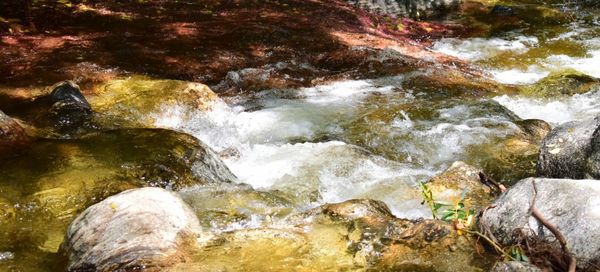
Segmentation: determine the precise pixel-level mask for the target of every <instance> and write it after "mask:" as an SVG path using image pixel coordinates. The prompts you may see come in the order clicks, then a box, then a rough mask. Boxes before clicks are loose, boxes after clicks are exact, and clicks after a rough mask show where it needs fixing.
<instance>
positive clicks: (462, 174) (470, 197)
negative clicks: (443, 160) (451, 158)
mask: <svg viewBox="0 0 600 272" xmlns="http://www.w3.org/2000/svg"><path fill="white" fill-rule="evenodd" d="M481 172H483V169H480V168H477V167H474V166H471V165H468V164H466V163H464V162H461V161H457V162H454V163H453V164H452V165H451V166H450V167H449V168H448V169H446V171H444V172H443V173H441V174H439V175H437V176H435V177H433V178H432V179H431V180H429V182H427V187H428V188H429V189H430V190H431V192H432V193H433V197H434V199H435V201H443V202H447V203H458V202H459V201H461V200H462V201H463V203H464V204H465V207H468V208H474V209H481V208H484V207H485V206H487V205H488V204H489V203H491V202H492V201H493V200H494V196H493V194H492V193H493V192H494V191H493V190H492V188H490V187H488V186H486V185H484V184H483V183H482V182H481V181H480V178H479V173H481Z"/></svg>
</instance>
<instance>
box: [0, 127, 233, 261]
mask: <svg viewBox="0 0 600 272" xmlns="http://www.w3.org/2000/svg"><path fill="white" fill-rule="evenodd" d="M234 179H235V176H233V174H231V172H230V171H229V169H228V168H227V167H226V166H225V165H224V164H223V162H222V161H221V160H220V159H219V158H218V156H217V155H216V154H215V153H214V152H213V151H212V150H210V148H208V147H206V146H205V145H204V144H202V143H201V142H199V141H198V140H197V139H195V138H193V137H191V136H189V135H186V134H182V133H178V132H173V131H168V130H161V129H129V130H127V129H125V130H114V131H107V132H101V133H95V134H90V135H87V136H85V137H83V138H81V139H71V140H47V139H38V140H36V141H35V142H34V143H33V144H32V146H31V148H29V149H27V151H26V152H23V153H22V154H20V155H19V156H17V157H14V158H12V159H11V160H6V161H2V162H0V192H1V193H2V198H3V199H4V200H3V201H2V202H3V203H4V202H6V203H7V205H11V206H10V207H12V208H11V209H9V210H6V211H7V215H3V216H2V220H3V222H4V223H3V224H2V225H0V239H2V240H3V241H10V242H6V243H4V244H2V245H1V246H0V250H10V251H13V252H15V258H14V262H15V263H17V264H18V263H29V264H30V265H31V266H32V267H30V269H34V270H35V269H37V268H36V267H39V263H37V261H40V262H49V263H52V264H56V265H58V266H59V267H60V258H57V257H56V256H54V257H53V255H51V254H55V253H56V251H57V250H58V246H59V244H60V243H61V242H62V237H63V236H64V230H65V228H66V226H67V225H68V224H69V223H70V222H71V220H72V219H73V218H74V217H75V216H76V215H77V214H78V213H80V212H81V211H83V210H84V209H85V208H86V207H88V206H89V205H92V204H94V203H96V202H98V201H100V200H102V199H105V198H106V197H108V196H110V195H114V194H116V193H119V192H121V191H124V190H127V189H132V188H138V187H145V186H154V187H163V188H169V189H181V188H184V187H187V186H191V185H196V184H205V183H221V182H231V181H233V180H234ZM37 226H44V227H43V228H38V227H37ZM15 237H16V238H15ZM29 254H31V255H29ZM35 256H38V257H35ZM46 258H48V259H46ZM33 260H36V261H33ZM56 262H59V263H56ZM57 269H58V270H60V268H57Z"/></svg>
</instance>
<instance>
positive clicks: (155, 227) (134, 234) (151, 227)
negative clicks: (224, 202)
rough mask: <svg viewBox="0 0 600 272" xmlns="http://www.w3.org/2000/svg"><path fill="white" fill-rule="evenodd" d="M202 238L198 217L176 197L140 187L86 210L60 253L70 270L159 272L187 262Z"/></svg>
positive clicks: (69, 233)
mask: <svg viewBox="0 0 600 272" xmlns="http://www.w3.org/2000/svg"><path fill="white" fill-rule="evenodd" d="M200 233H201V228H200V225H199V224H198V219H197V218H196V215H195V214H194V212H193V211H192V210H191V209H190V208H189V207H188V206H187V204H185V202H183V200H181V199H180V198H179V197H178V196H177V195H176V194H174V193H172V192H169V191H167V190H164V189H160V188H141V189H133V190H128V191H125V192H122V193H120V194H118V195H115V196H111V197H109V198H107V199H105V200H103V201H102V202H100V203H98V204H95V205H93V206H91V207H89V208H88V209H86V210H85V211H84V212H83V213H82V214H81V215H79V216H78V217H77V218H76V219H75V220H74V221H73V222H72V223H71V225H70V226H69V228H68V230H67V234H66V236H65V243H64V244H63V245H62V249H63V250H64V252H65V253H66V254H67V256H68V259H69V263H68V267H67V270H68V271H135V270H139V269H142V270H144V271H163V269H165V268H166V267H170V266H172V265H175V264H177V263H178V262H181V261H183V260H185V259H186V257H187V255H188V254H189V253H190V250H192V249H193V248H194V247H195V246H196V243H197V239H198V238H199V236H200Z"/></svg>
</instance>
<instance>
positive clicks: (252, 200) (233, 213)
mask: <svg viewBox="0 0 600 272" xmlns="http://www.w3.org/2000/svg"><path fill="white" fill-rule="evenodd" d="M179 194H180V195H181V197H182V198H183V200H184V201H185V202H186V203H188V204H189V205H190V206H191V207H192V209H193V210H194V212H195V213H196V215H197V216H198V219H199V220H200V224H201V225H202V226H203V227H207V228H213V229H216V230H224V229H228V228H230V227H231V226H232V225H236V226H240V225H242V226H249V227H257V226H262V225H265V224H269V223H270V222H271V219H272V218H278V217H279V218H281V217H283V216H285V215H288V214H289V213H291V212H292V210H293V205H292V204H291V203H290V202H289V201H288V200H287V199H285V198H283V197H280V196H278V195H276V194H274V193H270V192H261V191H256V190H254V189H252V187H250V186H249V185H246V184H237V183H212V184H205V185H197V186H192V187H188V188H185V189H183V190H180V191H179Z"/></svg>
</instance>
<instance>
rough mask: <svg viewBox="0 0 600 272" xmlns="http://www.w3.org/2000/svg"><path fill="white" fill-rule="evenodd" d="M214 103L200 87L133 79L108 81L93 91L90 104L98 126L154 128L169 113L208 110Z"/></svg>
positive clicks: (210, 96) (207, 90) (209, 93)
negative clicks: (176, 110) (186, 110)
mask: <svg viewBox="0 0 600 272" xmlns="http://www.w3.org/2000/svg"><path fill="white" fill-rule="evenodd" d="M216 99H217V95H216V94H215V93H214V92H213V91H212V90H210V88H208V86H206V85H203V84H200V83H194V82H186V81H178V80H156V79H150V78H147V77H142V76H135V77H131V78H126V79H117V80H109V81H107V82H106V83H104V84H103V85H100V86H98V87H96V90H95V91H94V95H92V96H90V97H89V102H90V104H91V105H92V108H93V109H94V111H96V112H98V113H100V114H101V117H99V119H100V120H99V122H100V123H103V124H105V125H108V126H111V125H114V124H118V125H128V126H133V125H135V126H142V127H156V122H157V121H158V120H159V119H160V117H161V114H162V113H163V112H164V111H166V110H168V109H173V108H176V107H183V108H185V109H197V110H207V109H209V108H210V107H211V105H212V103H213V102H214V101H215V100H216ZM180 117H181V118H186V117H185V116H180Z"/></svg>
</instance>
